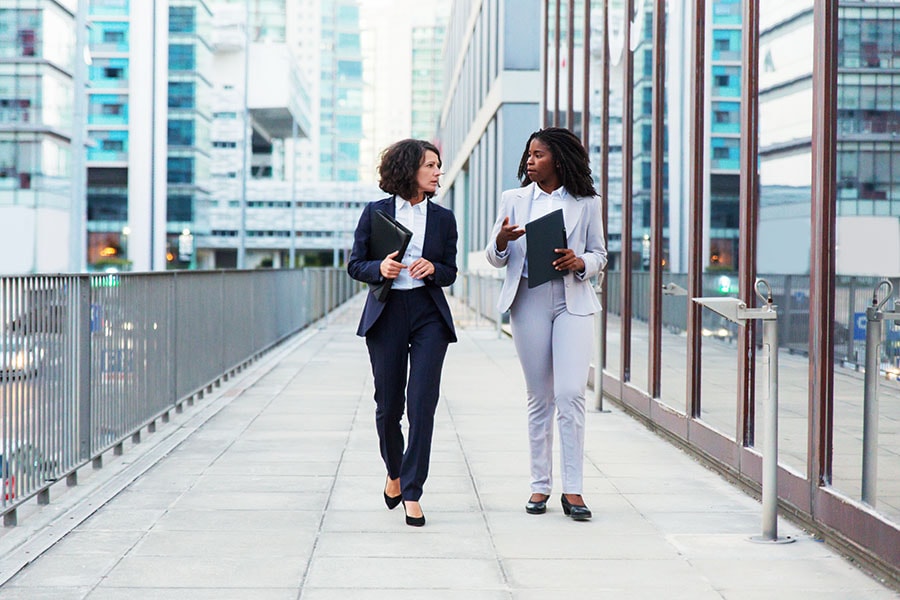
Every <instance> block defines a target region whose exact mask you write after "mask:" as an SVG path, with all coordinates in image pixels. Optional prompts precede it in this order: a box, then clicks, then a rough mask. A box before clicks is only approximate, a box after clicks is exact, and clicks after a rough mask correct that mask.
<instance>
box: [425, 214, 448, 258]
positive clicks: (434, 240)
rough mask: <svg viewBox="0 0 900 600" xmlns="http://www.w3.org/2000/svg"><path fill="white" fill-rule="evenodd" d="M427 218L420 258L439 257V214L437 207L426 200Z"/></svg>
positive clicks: (440, 249) (440, 250)
mask: <svg viewBox="0 0 900 600" xmlns="http://www.w3.org/2000/svg"><path fill="white" fill-rule="evenodd" d="M427 202H428V218H427V219H425V239H424V240H423V242H422V256H439V255H440V253H441V252H442V251H443V249H442V247H441V224H440V222H439V221H440V218H441V213H440V211H439V210H438V207H437V206H436V205H435V204H434V202H432V201H431V200H428V201H427Z"/></svg>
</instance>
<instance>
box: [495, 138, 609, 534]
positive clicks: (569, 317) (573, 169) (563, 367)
mask: <svg viewBox="0 0 900 600" xmlns="http://www.w3.org/2000/svg"><path fill="white" fill-rule="evenodd" d="M518 178H519V179H520V180H521V181H522V187H520V188H516V189H513V190H507V191H505V192H503V196H502V198H501V201H500V211H499V214H498V215H497V221H496V223H494V228H493V230H492V231H491V237H490V239H489V241H488V245H487V248H486V249H485V254H486V255H487V260H488V262H489V263H490V264H492V265H493V266H495V267H498V268H500V267H506V278H505V280H504V281H503V288H502V289H501V291H500V300H499V302H498V306H497V308H498V309H499V310H500V311H501V312H505V311H507V310H509V311H510V324H511V326H512V334H513V341H514V342H515V345H516V351H517V353H518V355H519V362H520V363H521V365H522V371H523V372H524V374H525V383H526V387H527V394H528V437H529V443H530V448H531V492H532V493H531V497H530V498H529V499H528V502H527V503H526V505H525V510H526V511H527V512H528V513H530V514H542V513H544V512H546V511H547V500H549V498H550V492H551V490H552V486H553V478H552V465H553V455H552V449H553V417H554V414H555V415H556V419H557V422H558V426H559V437H560V453H561V457H560V464H561V467H562V492H563V493H562V496H561V502H562V508H563V512H564V513H565V514H566V515H567V516H569V517H571V518H572V519H575V520H576V521H584V520H587V519H590V518H591V511H590V509H589V508H588V507H587V506H586V505H585V503H584V499H583V498H582V485H583V471H584V468H583V465H584V414H585V389H586V387H587V379H588V372H589V369H590V359H591V355H592V349H593V331H594V328H593V314H594V313H595V312H597V311H599V310H600V302H599V301H598V300H597V295H596V293H595V292H594V288H593V286H592V285H591V282H590V279H591V278H592V277H594V276H596V275H597V274H599V273H600V271H601V270H602V269H603V268H604V267H605V266H606V245H605V242H604V236H603V222H602V217H601V205H600V202H601V199H600V198H599V197H598V196H597V192H596V191H595V190H594V184H593V180H592V179H591V168H590V163H589V161H588V155H587V151H586V150H585V149H584V146H582V144H581V141H580V140H579V139H578V138H577V137H576V136H575V135H574V134H573V133H572V132H570V131H569V130H567V129H562V128H558V127H551V128H547V129H542V130H539V131H536V132H534V133H533V134H531V137H529V138H528V143H527V144H526V146H525V151H524V153H523V154H522V160H521V161H520V163H519V172H518ZM557 209H561V210H562V212H563V221H564V223H565V228H566V237H567V246H568V247H567V248H559V249H557V250H556V253H557V254H558V255H559V258H557V259H556V260H555V261H554V262H553V266H554V268H555V269H557V270H559V271H566V274H565V275H564V276H563V277H562V278H559V279H551V280H550V281H548V282H546V283H543V284H541V285H539V286H537V287H534V288H529V287H528V261H527V260H526V253H525V250H526V244H527V241H528V240H527V236H525V224H527V223H529V222H531V221H534V220H535V219H537V218H539V217H541V216H543V215H546V214H548V213H550V212H552V211H555V210H557Z"/></svg>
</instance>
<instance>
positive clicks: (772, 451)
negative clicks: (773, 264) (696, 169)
mask: <svg viewBox="0 0 900 600" xmlns="http://www.w3.org/2000/svg"><path fill="white" fill-rule="evenodd" d="M760 285H762V286H764V287H765V288H766V294H765V295H764V294H761V293H760ZM755 290H756V295H757V296H759V297H760V298H761V299H762V300H763V301H764V302H765V303H766V305H765V306H764V307H762V308H747V305H746V304H744V303H743V302H741V301H740V300H739V299H737V298H721V297H719V298H717V297H713V298H694V299H693V300H694V302H697V303H698V304H701V305H703V306H706V307H707V308H710V309H712V310H714V311H715V312H717V313H719V314H720V315H722V316H723V317H725V318H726V319H728V320H730V321H732V322H734V323H737V324H738V325H741V326H744V325H746V324H747V320H748V319H759V320H761V321H763V357H764V358H765V363H766V365H767V367H768V372H769V373H768V375H769V376H768V380H769V381H768V384H769V385H768V393H767V395H766V398H765V399H764V403H763V404H764V408H763V419H764V423H763V434H764V436H765V440H764V442H763V448H762V481H761V484H762V485H761V487H762V490H761V494H762V512H763V514H762V535H760V536H753V537H751V538H750V541H753V542H764V543H773V544H788V543H790V542H793V541H795V540H794V538H792V537H790V536H786V537H778V313H777V311H776V310H775V305H774V304H773V303H772V288H771V286H770V285H769V283H768V282H767V281H766V280H765V279H757V280H756V285H755Z"/></svg>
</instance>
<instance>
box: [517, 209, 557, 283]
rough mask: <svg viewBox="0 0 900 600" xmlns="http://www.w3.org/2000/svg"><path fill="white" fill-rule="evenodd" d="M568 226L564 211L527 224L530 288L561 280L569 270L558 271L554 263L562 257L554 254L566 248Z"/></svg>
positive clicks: (526, 248)
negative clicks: (559, 249) (557, 250)
mask: <svg viewBox="0 0 900 600" xmlns="http://www.w3.org/2000/svg"><path fill="white" fill-rule="evenodd" d="M566 243H567V242H566V224H565V222H564V221H563V212H562V209H557V210H554V211H553V212H550V213H547V214H546V215H544V216H543V217H540V218H537V219H535V220H534V221H532V222H530V223H526V224H525V257H526V258H527V259H528V287H529V288H534V287H537V286H539V285H541V284H542V283H547V282H548V281H550V280H551V279H561V278H562V276H563V275H565V274H566V273H568V270H563V271H557V270H556V267H554V266H553V261H554V260H556V259H557V258H559V257H560V256H562V255H561V254H557V253H556V252H554V250H555V249H557V248H565V247H566Z"/></svg>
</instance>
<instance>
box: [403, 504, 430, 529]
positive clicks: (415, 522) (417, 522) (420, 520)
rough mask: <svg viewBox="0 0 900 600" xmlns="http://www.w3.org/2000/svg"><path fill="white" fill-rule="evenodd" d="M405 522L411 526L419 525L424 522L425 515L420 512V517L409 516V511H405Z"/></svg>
mask: <svg viewBox="0 0 900 600" xmlns="http://www.w3.org/2000/svg"><path fill="white" fill-rule="evenodd" d="M403 512H405V513H406V501H405V500H404V501H403ZM406 524H407V525H409V526H411V527H421V526H422V525H424V524H425V515H424V513H423V514H422V516H421V517H411V516H409V513H406Z"/></svg>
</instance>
